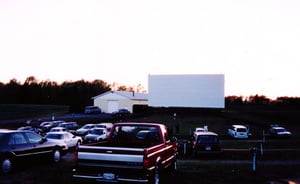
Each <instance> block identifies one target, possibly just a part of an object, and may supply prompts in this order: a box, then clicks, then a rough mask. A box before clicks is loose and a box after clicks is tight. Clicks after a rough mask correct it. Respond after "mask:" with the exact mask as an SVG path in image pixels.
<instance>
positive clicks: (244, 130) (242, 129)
mask: <svg viewBox="0 0 300 184" xmlns="http://www.w3.org/2000/svg"><path fill="white" fill-rule="evenodd" d="M236 131H237V132H247V130H246V129H245V128H237V129H236Z"/></svg>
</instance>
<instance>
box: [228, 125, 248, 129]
mask: <svg viewBox="0 0 300 184" xmlns="http://www.w3.org/2000/svg"><path fill="white" fill-rule="evenodd" d="M232 126H233V127H236V128H247V127H246V126H244V125H232Z"/></svg>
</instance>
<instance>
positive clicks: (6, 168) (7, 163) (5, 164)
mask: <svg viewBox="0 0 300 184" xmlns="http://www.w3.org/2000/svg"><path fill="white" fill-rule="evenodd" d="M11 169H12V162H11V160H10V159H9V158H5V159H3V160H2V162H1V171H2V173H4V174H7V173H9V172H10V171H11Z"/></svg>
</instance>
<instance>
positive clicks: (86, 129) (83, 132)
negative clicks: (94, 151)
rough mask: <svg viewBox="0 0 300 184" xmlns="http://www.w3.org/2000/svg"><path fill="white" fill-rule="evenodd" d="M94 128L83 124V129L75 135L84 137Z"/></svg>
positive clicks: (78, 130) (91, 125)
mask: <svg viewBox="0 0 300 184" xmlns="http://www.w3.org/2000/svg"><path fill="white" fill-rule="evenodd" d="M94 127H95V124H92V123H89V124H85V125H84V126H83V127H81V128H79V129H77V130H76V135H79V136H85V135H86V134H87V133H88V131H89V130H90V129H92V128H94Z"/></svg>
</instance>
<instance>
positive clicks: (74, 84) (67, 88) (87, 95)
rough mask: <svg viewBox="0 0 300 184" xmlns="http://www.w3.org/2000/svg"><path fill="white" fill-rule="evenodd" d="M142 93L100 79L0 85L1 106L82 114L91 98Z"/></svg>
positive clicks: (139, 87)
mask: <svg viewBox="0 0 300 184" xmlns="http://www.w3.org/2000/svg"><path fill="white" fill-rule="evenodd" d="M112 89H114V90H120V91H134V90H138V91H139V90H142V89H143V88H142V86H141V85H138V86H137V87H136V88H135V89H134V87H126V86H124V85H118V84H116V83H113V84H108V83H106V82H104V81H103V80H98V79H97V80H93V81H85V80H78V81H65V82H63V83H61V84H58V83H57V82H54V81H50V80H45V81H38V80H37V79H36V78H35V77H34V76H29V77H27V78H26V80H25V81H24V83H21V82H19V81H17V80H16V79H11V80H10V81H9V82H8V83H6V84H4V83H2V82H0V103H1V104H47V105H68V106H69V107H70V112H82V110H83V108H84V107H85V106H87V105H92V104H93V101H92V99H91V98H92V97H94V96H97V95H99V94H101V93H104V92H107V91H110V90H112Z"/></svg>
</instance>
